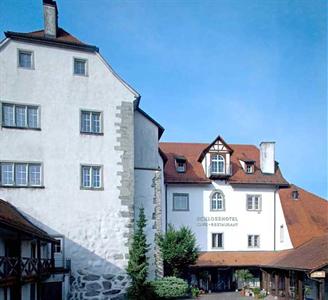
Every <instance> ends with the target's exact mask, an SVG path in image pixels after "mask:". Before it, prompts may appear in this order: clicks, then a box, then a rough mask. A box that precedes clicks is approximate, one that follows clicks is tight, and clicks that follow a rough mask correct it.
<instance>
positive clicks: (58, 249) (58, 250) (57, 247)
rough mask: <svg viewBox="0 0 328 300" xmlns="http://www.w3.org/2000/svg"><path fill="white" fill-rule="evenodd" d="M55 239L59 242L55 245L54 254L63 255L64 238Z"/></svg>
mask: <svg viewBox="0 0 328 300" xmlns="http://www.w3.org/2000/svg"><path fill="white" fill-rule="evenodd" d="M55 239H56V240H57V243H56V244H55V245H54V253H57V254H59V253H62V252H63V242H64V238H62V237H55Z"/></svg>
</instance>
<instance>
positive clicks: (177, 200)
mask: <svg viewBox="0 0 328 300" xmlns="http://www.w3.org/2000/svg"><path fill="white" fill-rule="evenodd" d="M173 210H176V211H187V210H189V194H178V193H176V194H173Z"/></svg>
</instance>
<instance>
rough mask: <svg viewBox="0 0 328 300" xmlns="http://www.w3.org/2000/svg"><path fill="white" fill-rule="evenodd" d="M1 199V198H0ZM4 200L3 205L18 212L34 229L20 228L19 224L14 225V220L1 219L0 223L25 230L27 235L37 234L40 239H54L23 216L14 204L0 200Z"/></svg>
mask: <svg viewBox="0 0 328 300" xmlns="http://www.w3.org/2000/svg"><path fill="white" fill-rule="evenodd" d="M0 200H1V199H0ZM1 201H3V202H4V204H5V205H8V206H9V207H10V208H11V209H12V210H14V211H15V212H16V213H17V214H19V215H20V216H21V217H22V218H23V219H24V220H25V221H26V222H28V223H29V224H30V226H31V227H32V228H33V229H34V230H35V231H33V230H32V229H29V228H26V227H25V228H21V226H18V225H17V226H16V224H15V223H16V222H15V221H13V222H7V221H6V220H3V219H1V220H0V223H3V224H5V225H6V226H8V227H11V228H15V229H16V230H18V231H22V232H25V233H27V234H29V235H32V236H38V237H39V238H41V239H45V240H49V241H56V240H55V239H54V238H52V237H51V236H50V235H49V234H48V233H47V232H46V231H44V230H43V229H41V228H39V227H38V226H36V225H34V224H33V223H32V222H31V221H30V220H29V219H28V218H27V217H25V216H24V215H23V214H22V213H21V212H20V211H19V210H18V209H17V208H16V207H15V206H14V205H12V204H11V203H9V202H7V201H4V200H1Z"/></svg>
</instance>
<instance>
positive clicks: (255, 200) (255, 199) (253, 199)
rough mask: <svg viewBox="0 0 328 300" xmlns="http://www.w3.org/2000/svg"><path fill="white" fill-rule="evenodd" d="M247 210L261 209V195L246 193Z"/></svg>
mask: <svg viewBox="0 0 328 300" xmlns="http://www.w3.org/2000/svg"><path fill="white" fill-rule="evenodd" d="M246 199H247V203H246V208H247V210H254V211H260V210H261V209H262V197H261V195H247V198H246Z"/></svg>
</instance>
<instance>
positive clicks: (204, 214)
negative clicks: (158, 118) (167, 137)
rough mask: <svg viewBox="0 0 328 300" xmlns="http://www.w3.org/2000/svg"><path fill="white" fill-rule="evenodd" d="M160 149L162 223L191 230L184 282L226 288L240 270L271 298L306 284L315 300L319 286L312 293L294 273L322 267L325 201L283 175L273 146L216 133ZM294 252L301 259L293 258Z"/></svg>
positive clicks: (327, 210)
mask: <svg viewBox="0 0 328 300" xmlns="http://www.w3.org/2000/svg"><path fill="white" fill-rule="evenodd" d="M160 149H161V151H162V153H163V157H164V158H165V159H166V164H165V167H164V178H165V195H166V197H165V205H164V208H163V216H165V224H166V225H168V224H171V225H173V226H174V227H175V228H180V227H181V226H187V227H189V228H191V230H192V232H193V233H194V234H195V236H196V240H197V244H198V247H199V250H200V252H201V254H200V256H199V258H198V260H197V262H196V264H195V266H192V267H191V273H192V276H191V282H192V284H195V285H197V286H198V287H201V288H203V289H204V290H206V291H224V290H234V289H236V288H237V287H238V282H237V281H236V279H235V277H234V271H235V270H237V269H241V268H247V269H250V270H251V271H252V273H253V275H254V276H255V278H256V280H255V281H254V282H253V284H254V285H255V286H258V287H260V285H261V287H262V288H265V289H267V290H270V291H271V292H272V293H274V294H276V295H279V296H282V295H283V294H284V295H287V294H288V295H289V296H290V297H294V296H295V295H296V291H297V293H298V295H299V297H300V298H299V299H302V297H303V294H304V285H305V284H307V285H311V286H313V287H312V288H313V291H312V296H313V298H310V296H309V299H319V298H320V299H323V298H322V297H324V296H323V295H324V291H323V290H322V289H324V284H323V283H321V287H320V288H318V287H317V282H315V281H312V282H310V283H309V282H308V281H307V280H308V277H307V275H305V274H304V273H302V272H299V273H297V272H296V271H295V270H298V271H300V270H304V271H303V272H307V273H306V274H310V273H311V271H313V270H315V269H316V268H317V267H318V268H322V266H327V264H328V255H327V254H328V253H327V251H324V250H323V249H325V247H326V246H327V236H326V235H327V232H328V221H327V213H328V204H327V201H325V200H324V199H322V198H319V197H317V196H315V195H313V194H311V193H308V192H306V191H304V190H302V189H300V188H298V187H296V186H292V185H290V184H289V183H288V182H287V181H286V180H285V179H284V178H283V176H282V174H281V171H280V169H279V165H278V163H277V162H276V161H275V143H274V142H263V143H261V144H260V148H259V149H258V148H257V147H256V146H253V145H236V144H228V143H226V142H225V141H224V140H223V139H222V137H220V136H218V137H217V138H216V139H215V140H214V141H213V142H212V143H210V144H197V143H160ZM314 237H318V239H319V240H314V241H312V239H313V238H314ZM323 241H326V242H323ZM307 243H308V244H307ZM304 245H305V246H304ZM289 249H292V250H289ZM314 249H316V250H314ZM315 252H316V253H315ZM300 253H302V254H303V253H304V260H298V261H297V260H295V258H296V257H297V256H299V255H300ZM324 253H325V254H324ZM305 262H307V263H308V265H306V263H305ZM318 262H320V263H318ZM264 268H267V270H266V271H264ZM290 270H293V271H292V272H294V273H288V272H291V271H290ZM295 272H296V273H295ZM272 274H273V275H272ZM295 282H298V285H297V284H296V283H295ZM303 283H304V284H303ZM319 290H320V291H321V292H320V293H319ZM292 293H294V294H292ZM319 294H320V296H319ZM317 297H318V298H317ZM293 299H294V298H293Z"/></svg>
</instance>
